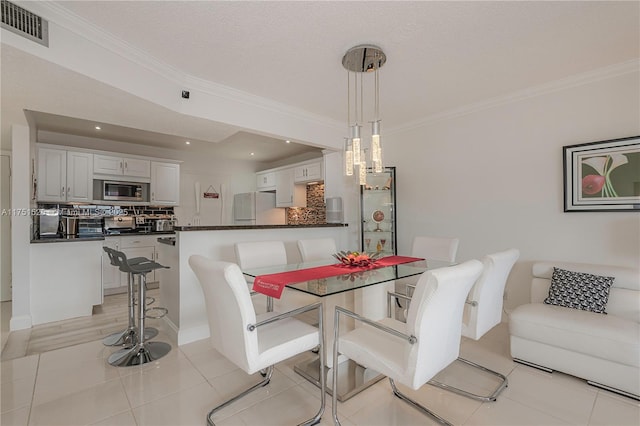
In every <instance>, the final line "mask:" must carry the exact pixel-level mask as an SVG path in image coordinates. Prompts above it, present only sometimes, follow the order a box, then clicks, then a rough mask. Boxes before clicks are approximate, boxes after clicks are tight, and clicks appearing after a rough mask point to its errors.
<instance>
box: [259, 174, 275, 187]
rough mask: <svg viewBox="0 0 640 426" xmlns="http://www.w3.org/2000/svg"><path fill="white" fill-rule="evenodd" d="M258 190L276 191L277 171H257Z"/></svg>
mask: <svg viewBox="0 0 640 426" xmlns="http://www.w3.org/2000/svg"><path fill="white" fill-rule="evenodd" d="M256 187H257V189H258V191H274V190H275V189H276V172H264V173H256Z"/></svg>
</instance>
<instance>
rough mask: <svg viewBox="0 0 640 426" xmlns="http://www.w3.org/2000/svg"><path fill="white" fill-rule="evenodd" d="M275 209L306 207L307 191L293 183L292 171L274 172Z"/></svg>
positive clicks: (302, 186)
mask: <svg viewBox="0 0 640 426" xmlns="http://www.w3.org/2000/svg"><path fill="white" fill-rule="evenodd" d="M275 175H276V176H275V178H276V207H307V189H306V187H305V186H304V185H296V184H295V182H294V179H293V177H294V169H292V168H291V169H282V170H278V171H277V172H275Z"/></svg>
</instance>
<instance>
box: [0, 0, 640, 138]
mask: <svg viewBox="0 0 640 426" xmlns="http://www.w3.org/2000/svg"><path fill="white" fill-rule="evenodd" d="M54 3H55V4H56V5H58V6H62V7H63V8H64V9H65V10H66V11H68V12H70V13H71V14H74V15H77V16H75V19H78V20H84V21H86V22H88V23H90V24H91V25H93V26H96V27H98V28H101V29H102V30H103V31H105V32H107V33H109V34H110V35H112V36H114V37H116V38H118V39H121V40H123V41H125V42H126V43H127V44H128V45H129V46H130V47H131V48H133V49H137V50H139V51H143V52H145V53H146V54H147V55H150V56H152V57H154V58H155V59H156V60H158V61H160V62H162V63H164V64H166V65H167V66H168V67H170V68H173V69H176V70H179V71H181V72H183V73H185V74H187V75H190V76H193V77H197V78H200V79H203V80H206V81H211V82H214V83H217V84H221V85H225V86H229V87H232V88H234V89H237V90H241V91H244V92H247V93H250V94H253V95H257V96H261V97H265V98H269V99H272V100H275V101H277V102H280V103H283V104H286V105H288V106H291V107H294V108H298V109H300V110H304V111H307V112H310V113H314V114H318V115H321V116H324V117H328V118H330V119H333V120H339V121H344V122H345V123H346V72H345V70H344V69H343V68H342V65H341V58H342V55H343V54H344V53H345V52H346V50H347V49H349V48H350V47H352V46H354V45H357V44H361V43H369V44H376V45H378V46H380V47H381V48H382V49H383V50H384V51H385V53H386V55H387V63H386V65H385V66H384V67H383V68H382V69H381V71H380V82H381V83H380V84H381V94H380V97H381V106H380V109H381V118H382V119H383V129H391V128H396V127H402V126H405V125H409V124H410V123H413V122H417V121H421V120H425V119H427V118H428V117H431V116H435V115H437V114H442V113H445V112H447V111H452V110H456V109H460V108H464V107H465V106H469V105H473V104H475V103H478V102H483V101H487V100H490V99H494V98H497V97H501V96H506V95H508V94H511V93H514V92H516V91H520V90H524V89H527V88H530V87H534V86H537V85H542V84H545V83H549V82H552V81H557V80H559V79H563V78H567V77H570V76H574V75H577V74H580V73H584V72H589V71H593V70H596V69H599V68H602V67H605V66H609V65H612V64H619V63H623V62H625V61H629V60H632V59H638V58H639V57H640V37H639V36H638V35H639V34H640V3H639V2H611V1H601V2H597V1H596V2H583V1H577V2H564V1H562V2H552V1H551V2H538V1H534V2H526V1H522V2H521V1H517V2H516V1H513V2H484V1H482V2H475V1H474V2H457V1H452V2H446V1H444V2H438V1H419V2H405V1H392V2H377V1H375V2H374V1H357V2H347V1H345V2H342V1H340V2H327V1H299V2H271V1H264V2H252V1H215V2H214V1H201V2H196V1H161V2H153V1H122V2H120V1H106V2H104V1H61V2H54ZM25 7H28V2H27V3H26V4H25ZM3 48H4V46H3ZM4 60H5V58H4V52H3V62H4ZM8 71H11V70H10V69H9V70H8ZM14 71H15V70H14ZM15 72H16V73H19V71H15ZM2 73H3V92H4V90H5V87H4V84H5V79H6V78H5V65H4V63H3V67H2ZM60 73H61V72H60V71H56V72H54V73H53V75H57V74H60ZM43 75H44V77H42V76H40V77H37V76H34V78H45V79H46V78H48V76H47V73H46V72H44V71H43ZM6 80H7V81H9V80H8V79H6ZM80 80H81V81H82V84H83V86H84V85H85V83H86V86H87V87H86V88H84V89H83V90H92V89H90V88H89V87H90V86H91V85H92V83H91V82H90V81H86V82H84V81H83V80H82V79H80ZM94 84H95V85H96V87H97V89H95V90H99V91H101V92H102V91H104V90H106V88H104V87H100V85H99V84H98V83H94ZM125 95H126V94H118V95H113V96H112V97H113V103H114V104H113V106H112V107H111V109H112V110H114V109H117V108H123V107H124V108H127V106H126V105H124V106H123V105H118V104H116V102H120V103H122V101H123V99H124V98H125ZM3 98H4V93H3ZM75 98H78V97H75ZM105 99H106V100H105V102H107V101H109V98H108V97H107V98H105ZM68 102H82V100H81V99H71V100H68ZM60 103H61V104H63V103H64V102H62V101H60ZM133 104H134V105H135V107H136V108H138V111H139V112H138V113H133V114H132V115H131V117H132V118H131V120H127V122H126V123H120V122H118V123H113V124H122V125H123V126H127V127H131V128H136V127H140V128H145V129H149V128H153V129H154V130H155V131H157V132H160V133H167V134H171V135H182V136H186V137H194V138H195V137H198V135H209V134H212V133H213V134H216V133H220V134H221V135H224V136H221V137H228V136H229V135H230V134H232V133H233V132H234V131H235V130H238V129H232V128H230V127H229V126H227V127H226V128H225V126H224V125H220V130H215V131H214V130H213V129H214V127H215V128H216V129H217V128H218V127H217V125H218V124H219V123H211V122H209V123H205V122H204V121H205V120H203V122H197V120H192V121H193V122H190V123H188V125H184V126H178V127H177V128H176V129H173V130H172V131H168V129H166V128H165V127H164V126H166V124H163V123H162V122H158V123H156V124H151V123H145V126H137V125H136V120H138V121H139V122H140V123H143V122H145V118H144V114H141V113H140V111H144V109H145V108H149V109H150V110H154V108H155V109H158V107H157V106H156V107H154V106H153V105H141V101H138V102H133ZM365 104H366V105H369V103H368V102H367V100H366V99H365ZM4 107H5V101H4V99H3V110H4ZM59 107H60V112H57V110H51V109H48V110H47V111H48V112H50V113H56V114H58V113H59V114H63V115H64V114H65V113H64V110H65V106H64V105H60V106H59ZM3 113H4V111H3ZM115 116H117V114H116V115H115ZM183 118H184V117H183ZM181 120H182V118H181ZM149 126H151V127H149ZM154 126H155V127H154ZM192 126H193V127H192ZM345 127H346V124H345ZM186 129H188V131H187V130H186ZM198 129H200V130H198ZM183 133H184V134H183ZM187 133H191V134H192V135H189V134H187ZM201 139H202V140H205V141H206V140H209V139H214V138H213V137H209V138H206V137H201ZM219 140H220V138H218V140H216V141H219Z"/></svg>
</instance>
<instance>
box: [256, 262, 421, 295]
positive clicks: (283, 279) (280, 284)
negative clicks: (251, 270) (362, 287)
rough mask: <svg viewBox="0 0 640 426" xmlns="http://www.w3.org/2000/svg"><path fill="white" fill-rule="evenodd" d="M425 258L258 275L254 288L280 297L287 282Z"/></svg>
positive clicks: (332, 275) (302, 280)
mask: <svg viewBox="0 0 640 426" xmlns="http://www.w3.org/2000/svg"><path fill="white" fill-rule="evenodd" d="M419 260H424V259H421V258H419V257H409V256H387V257H383V258H381V259H378V260H376V261H375V262H374V263H373V264H371V265H369V266H347V265H343V264H341V263H338V264H335V265H326V266H317V267H315V268H307V269H299V270H297V271H288V272H279V273H277V274H267V275H258V276H257V277H256V278H255V280H254V282H253V290H254V291H257V292H258V293H262V294H266V295H267V296H271V297H275V298H276V299H280V297H281V296H282V291H283V290H284V288H285V287H286V286H287V284H295V283H301V282H304V281H310V280H318V279H321V278H329V277H337V276H339V275H343V274H350V273H353V272H360V271H369V270H371V269H377V268H383V267H385V266H393V265H400V264H402V263H410V262H416V261H419Z"/></svg>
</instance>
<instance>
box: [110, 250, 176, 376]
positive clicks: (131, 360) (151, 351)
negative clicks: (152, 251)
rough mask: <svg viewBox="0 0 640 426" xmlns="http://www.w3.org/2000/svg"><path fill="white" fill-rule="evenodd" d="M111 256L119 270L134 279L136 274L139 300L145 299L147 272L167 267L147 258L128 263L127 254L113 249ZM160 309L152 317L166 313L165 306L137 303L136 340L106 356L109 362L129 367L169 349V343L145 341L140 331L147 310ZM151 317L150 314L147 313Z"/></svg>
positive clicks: (162, 353) (142, 328) (142, 327)
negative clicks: (152, 306)
mask: <svg viewBox="0 0 640 426" xmlns="http://www.w3.org/2000/svg"><path fill="white" fill-rule="evenodd" d="M112 254H113V256H114V257H115V258H116V262H118V263H119V265H120V271H122V272H125V273H127V274H130V275H131V276H132V277H133V278H132V280H133V279H135V276H136V275H137V276H138V299H139V301H144V300H145V297H146V296H145V294H146V281H147V274H148V273H149V272H151V271H154V270H156V269H162V268H168V267H167V266H163V265H161V264H159V263H157V262H154V261H151V260H149V259H147V260H146V261H144V262H140V263H136V264H130V263H129V262H127V256H126V255H125V254H124V253H122V252H120V251H117V250H113V252H112ZM149 310H160V311H162V312H163V314H162V315H159V316H153V318H161V317H162V316H164V315H166V313H167V310H166V309H165V308H152V309H146V308H145V304H144V303H143V302H139V303H138V333H137V337H138V340H137V342H136V343H135V345H133V346H132V347H130V348H123V349H120V350H119V351H116V352H114V353H113V354H111V355H110V356H109V358H108V362H109V364H111V365H113V366H117V367H129V366H132V365H141V364H146V363H148V362H151V361H155V360H157V359H160V358H162V357H163V356H165V355H166V354H168V353H169V351H170V350H171V345H170V344H168V343H164V342H147V341H146V339H145V333H142V332H140V331H141V330H144V329H145V327H144V321H145V318H146V317H147V311H149ZM149 317H151V315H149Z"/></svg>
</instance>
